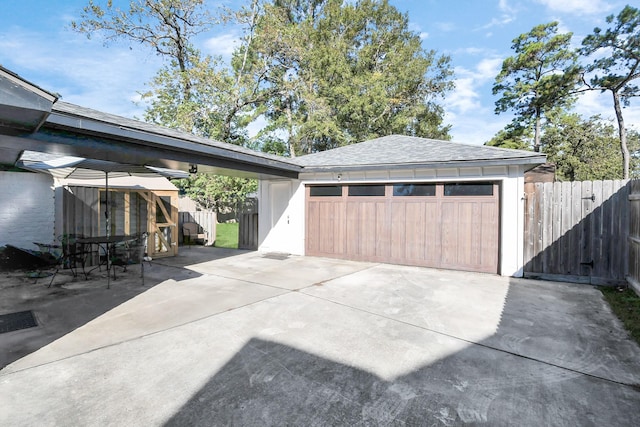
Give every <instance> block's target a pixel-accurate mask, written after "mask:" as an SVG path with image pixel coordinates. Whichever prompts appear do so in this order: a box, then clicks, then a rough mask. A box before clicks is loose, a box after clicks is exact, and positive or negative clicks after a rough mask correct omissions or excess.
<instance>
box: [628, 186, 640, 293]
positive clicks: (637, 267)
mask: <svg viewBox="0 0 640 427" xmlns="http://www.w3.org/2000/svg"><path fill="white" fill-rule="evenodd" d="M628 240H629V276H628V277H627V280H628V281H629V283H630V284H631V286H633V287H634V288H635V290H636V293H637V294H638V295H640V180H637V179H636V180H634V181H631V182H630V184H629V239H628Z"/></svg>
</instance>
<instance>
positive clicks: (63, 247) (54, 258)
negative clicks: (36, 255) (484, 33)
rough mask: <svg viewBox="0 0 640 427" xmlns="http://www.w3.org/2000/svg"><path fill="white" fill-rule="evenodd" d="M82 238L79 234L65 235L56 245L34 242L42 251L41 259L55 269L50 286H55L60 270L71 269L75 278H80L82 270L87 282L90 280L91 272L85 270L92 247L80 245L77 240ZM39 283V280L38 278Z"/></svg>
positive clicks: (59, 238) (60, 237) (59, 237)
mask: <svg viewBox="0 0 640 427" xmlns="http://www.w3.org/2000/svg"><path fill="white" fill-rule="evenodd" d="M80 238H82V236H81V235H78V234H64V235H62V236H58V239H57V240H58V242H60V243H54V244H48V243H39V242H33V243H34V244H35V245H37V246H38V247H39V249H40V257H41V258H42V259H43V260H45V261H46V265H47V266H48V267H53V268H55V271H54V272H53V273H52V274H51V281H50V282H49V286H47V287H49V288H50V287H51V285H52V284H53V281H54V279H55V278H56V275H57V274H58V272H59V271H60V269H61V268H62V269H69V270H71V274H72V275H73V277H78V270H79V269H80V268H82V274H83V275H84V278H85V280H87V279H88V278H89V272H88V271H86V270H85V266H86V263H87V259H88V257H89V256H90V255H92V253H93V252H92V251H91V248H90V247H87V246H86V245H83V244H81V243H78V241H77V239H80ZM36 281H37V278H36Z"/></svg>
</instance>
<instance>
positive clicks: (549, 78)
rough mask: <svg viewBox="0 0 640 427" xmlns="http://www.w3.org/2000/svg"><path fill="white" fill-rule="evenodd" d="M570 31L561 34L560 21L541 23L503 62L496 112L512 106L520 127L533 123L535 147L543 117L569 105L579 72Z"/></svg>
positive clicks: (515, 44) (496, 87) (518, 39)
mask: <svg viewBox="0 0 640 427" xmlns="http://www.w3.org/2000/svg"><path fill="white" fill-rule="evenodd" d="M571 37H572V34H571V33H566V34H558V23H557V22H551V23H548V24H543V25H538V26H536V27H534V28H533V29H532V30H531V31H529V32H528V33H525V34H521V35H520V36H518V37H516V38H515V39H514V40H513V45H512V46H511V48H512V49H513V50H514V52H515V55H514V56H511V57H508V58H507V59H505V60H504V62H503V63H502V69H501V71H500V73H499V74H498V76H497V77H496V80H495V84H494V86H493V94H494V95H497V94H501V98H500V99H498V100H497V101H496V110H495V111H496V114H499V113H503V112H506V111H509V110H513V111H514V112H515V114H516V118H515V119H514V122H516V125H517V126H519V127H523V126H530V125H533V127H534V142H533V149H534V151H539V149H540V133H541V126H542V119H543V118H544V116H545V114H546V113H547V111H548V110H550V109H552V108H559V107H563V106H568V105H570V104H571V102H572V97H571V93H572V90H573V89H574V87H575V84H576V82H577V79H578V76H579V67H578V65H577V54H576V53H575V51H574V50H572V49H570V43H571Z"/></svg>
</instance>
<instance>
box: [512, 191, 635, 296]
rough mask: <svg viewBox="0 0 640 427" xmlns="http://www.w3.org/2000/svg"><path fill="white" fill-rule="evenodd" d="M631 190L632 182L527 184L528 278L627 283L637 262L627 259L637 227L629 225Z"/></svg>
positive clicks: (526, 250) (525, 225) (525, 235)
mask: <svg viewBox="0 0 640 427" xmlns="http://www.w3.org/2000/svg"><path fill="white" fill-rule="evenodd" d="M628 188H629V185H628V181H584V182H562V183H560V182H556V183H546V184H542V183H532V184H526V185H525V193H526V201H527V204H526V210H525V224H524V231H525V233H524V239H525V247H524V254H525V268H524V270H525V275H526V276H528V277H543V276H544V277H550V276H557V277H562V278H563V279H569V280H573V281H576V282H580V283H598V284H609V283H618V282H622V281H624V279H625V275H626V273H627V272H628V271H630V270H631V267H630V264H631V262H632V261H631V258H632V257H627V256H626V255H625V254H627V253H628V252H629V251H628V249H627V246H628V245H630V244H631V243H628V241H629V242H630V241H631V238H629V239H627V230H629V229H630V228H633V227H635V226H636V222H633V221H636V220H635V219H633V220H631V221H630V220H629V215H628V213H629V203H630V202H629V200H628V199H629V196H628V194H629V193H628V191H629V190H628ZM638 190H639V192H640V185H638ZM638 203H640V197H638ZM638 208H639V209H638V210H640V206H639V207H638ZM637 227H638V228H640V224H638V225H637ZM639 233H640V230H639ZM637 239H638V242H639V244H640V237H638V238H637ZM639 251H640V248H639ZM636 264H637V263H635V264H634V265H633V268H637V267H636Z"/></svg>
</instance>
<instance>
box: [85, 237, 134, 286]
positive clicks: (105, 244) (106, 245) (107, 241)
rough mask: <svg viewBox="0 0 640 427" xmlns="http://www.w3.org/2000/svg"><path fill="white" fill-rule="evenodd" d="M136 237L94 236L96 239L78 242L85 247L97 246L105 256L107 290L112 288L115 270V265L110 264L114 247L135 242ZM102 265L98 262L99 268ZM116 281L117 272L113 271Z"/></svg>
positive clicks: (88, 238) (91, 238) (87, 238)
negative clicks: (131, 241) (118, 244)
mask: <svg viewBox="0 0 640 427" xmlns="http://www.w3.org/2000/svg"><path fill="white" fill-rule="evenodd" d="M135 239H136V237H135V236H127V235H123V234H121V235H115V236H94V237H83V238H79V239H77V242H78V243H80V244H83V245H97V246H98V248H99V251H100V250H101V251H102V252H103V253H104V255H105V260H106V266H107V288H110V287H111V274H110V273H111V269H113V264H112V263H110V262H109V258H110V255H111V254H112V253H113V252H114V247H115V245H116V244H117V243H122V242H126V241H128V240H135ZM100 265H102V263H101V262H98V267H99V266H100ZM115 279H116V271H115V269H113V280H115Z"/></svg>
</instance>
